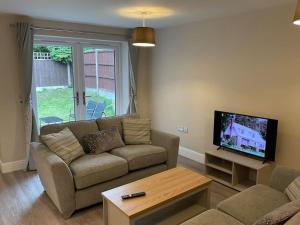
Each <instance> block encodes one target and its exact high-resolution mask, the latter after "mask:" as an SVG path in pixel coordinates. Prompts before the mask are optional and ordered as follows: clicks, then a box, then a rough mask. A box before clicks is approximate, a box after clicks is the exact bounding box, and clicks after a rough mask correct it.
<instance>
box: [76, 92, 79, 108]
mask: <svg viewBox="0 0 300 225" xmlns="http://www.w3.org/2000/svg"><path fill="white" fill-rule="evenodd" d="M76 104H77V105H79V92H78V91H77V92H76Z"/></svg>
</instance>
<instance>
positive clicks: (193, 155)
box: [179, 146, 205, 164]
mask: <svg viewBox="0 0 300 225" xmlns="http://www.w3.org/2000/svg"><path fill="white" fill-rule="evenodd" d="M179 155H181V156H183V157H185V158H188V159H191V160H194V161H196V162H198V163H202V164H204V163H205V155H204V154H203V153H200V152H196V151H194V150H192V149H189V148H186V147H183V146H179Z"/></svg>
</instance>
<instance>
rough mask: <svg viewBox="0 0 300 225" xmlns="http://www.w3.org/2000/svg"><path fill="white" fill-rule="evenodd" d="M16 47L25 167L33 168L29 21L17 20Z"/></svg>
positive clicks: (33, 133)
mask: <svg viewBox="0 0 300 225" xmlns="http://www.w3.org/2000/svg"><path fill="white" fill-rule="evenodd" d="M16 32H17V47H18V55H19V58H20V65H21V66H20V68H21V69H20V72H19V74H20V83H21V85H22V86H21V90H22V102H23V104H24V124H25V141H26V146H25V150H26V163H27V168H29V169H33V168H34V165H33V164H32V160H30V162H31V163H30V165H29V158H30V157H31V155H30V143H31V141H34V140H35V139H36V138H37V126H36V121H35V115H34V112H33V108H32V103H31V87H32V63H33V62H32V60H33V59H32V58H33V57H32V49H33V30H32V28H31V25H30V24H29V23H25V22H19V23H17V24H16Z"/></svg>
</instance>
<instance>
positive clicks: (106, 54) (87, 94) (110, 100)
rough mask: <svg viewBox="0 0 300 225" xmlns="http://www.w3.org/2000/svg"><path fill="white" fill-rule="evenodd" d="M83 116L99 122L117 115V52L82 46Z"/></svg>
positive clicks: (114, 48) (112, 48)
mask: <svg viewBox="0 0 300 225" xmlns="http://www.w3.org/2000/svg"><path fill="white" fill-rule="evenodd" d="M81 50H82V52H81V53H82V63H83V64H82V69H81V71H82V76H81V78H82V85H83V87H82V97H83V101H82V106H83V111H82V115H83V118H84V119H87V120H89V119H97V118H101V117H103V116H114V115H115V114H116V81H117V79H116V78H117V74H116V73H117V72H118V54H119V51H118V48H117V47H115V46H109V45H90V46H88V45H81Z"/></svg>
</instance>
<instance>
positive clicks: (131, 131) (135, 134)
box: [122, 118, 151, 145]
mask: <svg viewBox="0 0 300 225" xmlns="http://www.w3.org/2000/svg"><path fill="white" fill-rule="evenodd" d="M122 125H123V136H124V141H125V143H126V144H128V145H141V144H151V121H150V120H149V119H130V118H124V119H122Z"/></svg>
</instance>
